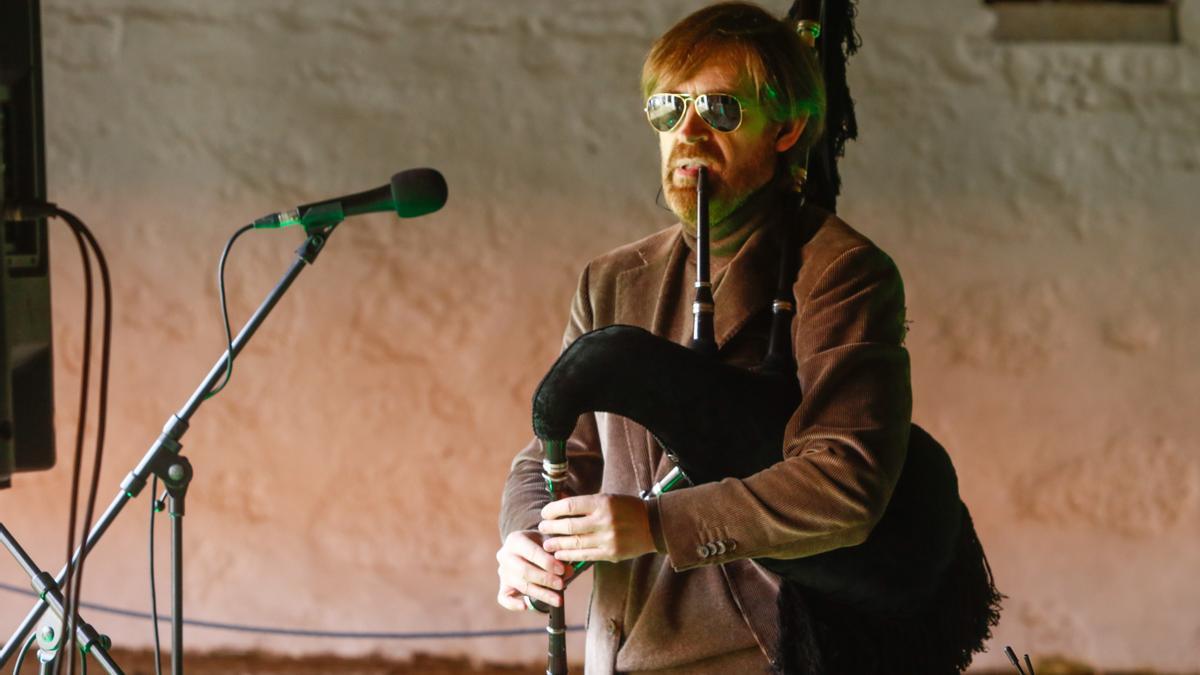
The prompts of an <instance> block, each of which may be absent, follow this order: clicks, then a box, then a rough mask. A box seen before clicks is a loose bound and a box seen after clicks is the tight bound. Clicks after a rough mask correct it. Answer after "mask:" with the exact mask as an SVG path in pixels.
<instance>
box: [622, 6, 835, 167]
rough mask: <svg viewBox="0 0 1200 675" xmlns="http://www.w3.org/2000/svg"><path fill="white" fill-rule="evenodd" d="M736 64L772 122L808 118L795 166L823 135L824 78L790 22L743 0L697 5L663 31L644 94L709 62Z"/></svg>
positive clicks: (794, 153) (792, 159)
mask: <svg viewBox="0 0 1200 675" xmlns="http://www.w3.org/2000/svg"><path fill="white" fill-rule="evenodd" d="M722 62H723V63H731V64H735V65H740V66H742V68H743V72H744V73H745V74H746V77H747V78H748V79H749V80H750V82H749V83H750V84H752V85H753V90H754V95H755V98H756V102H757V103H758V104H759V105H760V106H762V108H763V109H764V110H765V111H766V113H767V116H768V117H769V118H770V119H771V120H773V121H775V122H791V121H794V120H799V119H802V118H804V119H806V120H807V121H806V123H805V126H804V132H803V134H802V135H801V136H800V140H799V141H798V142H797V143H796V145H795V146H794V147H793V149H792V150H790V151H789V152H788V153H787V155H788V156H787V158H786V160H787V162H788V163H789V164H790V165H791V168H792V169H793V170H794V169H795V168H796V165H797V164H798V163H800V162H803V160H804V151H805V150H806V149H808V148H811V147H812V146H813V145H814V144H815V143H816V141H817V139H818V138H820V136H821V132H822V130H823V129H824V121H825V83H824V79H823V78H822V76H821V68H820V64H819V63H818V60H817V55H816V53H815V51H814V50H813V49H812V48H811V47H809V46H808V45H807V44H805V43H804V41H803V40H801V39H800V36H799V35H798V34H797V33H796V30H795V29H794V27H791V26H789V25H788V24H787V23H786V22H784V21H781V20H779V19H776V18H775V17H773V16H771V15H770V14H768V13H767V12H766V10H764V9H763V8H761V7H758V6H757V5H753V4H750V3H746V2H722V3H719V4H716V5H712V6H711V7H706V8H704V9H701V10H699V11H697V12H695V13H693V14H691V15H689V16H687V17H685V18H684V19H683V20H681V21H680V22H679V23H677V24H675V25H674V26H672V27H671V29H670V30H668V31H667V32H666V33H664V34H663V36H662V37H660V38H659V39H658V40H657V41H655V43H654V46H652V47H651V48H650V53H649V54H648V55H647V56H646V62H645V63H644V64H643V66H642V96H643V98H645V97H649V96H650V95H651V94H653V93H656V92H659V91H661V89H660V86H668V87H669V86H672V85H674V84H676V83H678V82H682V81H684V80H687V79H689V78H690V77H692V76H693V75H695V74H696V73H697V72H698V71H699V70H700V69H701V68H702V67H704V66H706V65H708V64H710V63H722Z"/></svg>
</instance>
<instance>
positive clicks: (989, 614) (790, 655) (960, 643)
mask: <svg viewBox="0 0 1200 675" xmlns="http://www.w3.org/2000/svg"><path fill="white" fill-rule="evenodd" d="M962 510H963V521H962V527H961V529H960V531H959V536H958V540H957V546H956V550H955V554H954V558H953V560H952V562H951V563H950V566H949V567H948V568H947V569H946V572H945V576H944V577H943V579H942V581H941V584H940V585H939V586H938V590H937V591H936V592H935V594H934V596H933V597H932V598H930V599H929V601H927V602H926V603H924V606H923V607H915V608H913V611H912V612H911V613H905V614H896V615H888V616H880V615H874V614H865V613H863V612H861V611H859V610H855V609H854V608H852V607H848V606H846V605H842V604H839V603H836V602H832V601H830V600H828V599H825V598H822V597H820V596H817V595H816V594H813V593H808V592H806V591H804V590H803V589H802V588H800V587H799V586H797V585H796V584H794V583H791V582H785V583H784V586H783V591H782V593H781V594H780V597H779V604H780V607H779V609H780V617H781V620H780V623H781V626H780V641H779V645H778V649H777V650H776V655H777V658H776V663H777V664H778V665H777V667H776V669H775V671H774V672H775V673H776V675H780V674H784V673H786V674H787V675H915V674H920V675H950V674H952V673H961V672H962V671H964V670H966V668H967V666H969V665H970V664H971V660H972V658H973V657H974V655H975V654H976V653H977V652H980V651H982V650H983V646H984V643H985V642H986V641H987V640H988V638H990V637H991V634H992V628H993V627H995V625H996V624H997V622H998V621H999V620H1000V603H1001V601H1002V600H1003V599H1004V596H1003V595H1002V594H1001V593H1000V592H999V591H998V590H996V585H995V581H994V579H993V578H992V570H991V567H990V566H989V565H988V562H987V557H986V556H985V555H984V553H983V546H982V545H981V544H980V543H979V537H978V536H977V535H976V534H975V526H974V524H973V523H972V522H971V516H970V513H968V512H967V507H966V506H965V505H964V506H963V507H962Z"/></svg>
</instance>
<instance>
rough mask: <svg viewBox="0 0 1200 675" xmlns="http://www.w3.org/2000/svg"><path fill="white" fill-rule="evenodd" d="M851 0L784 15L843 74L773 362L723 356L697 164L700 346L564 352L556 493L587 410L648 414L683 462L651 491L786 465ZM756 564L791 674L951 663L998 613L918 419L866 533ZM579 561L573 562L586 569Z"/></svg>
mask: <svg viewBox="0 0 1200 675" xmlns="http://www.w3.org/2000/svg"><path fill="white" fill-rule="evenodd" d="M827 1H828V2H830V3H833V4H836V0H827ZM844 5H845V6H844V9H845V11H844V12H841V13H838V14H837V15H836V17H835V16H834V15H833V14H829V15H827V11H826V7H825V2H819V3H816V2H796V3H795V5H794V6H793V7H792V10H791V12H789V15H788V18H789V20H791V21H792V23H793V25H796V26H797V28H798V30H799V31H800V32H801V34H802V35H806V36H807V38H808V39H807V40H806V41H807V42H808V43H809V44H810V46H811V45H813V41H814V40H816V39H818V35H820V36H821V40H822V45H821V52H822V54H821V56H822V58H821V62H822V64H823V68H824V70H825V72H826V74H827V75H826V78H827V80H828V79H837V77H838V76H840V82H838V83H834V84H831V85H829V91H830V99H831V101H830V111H831V114H830V115H829V117H828V119H829V120H830V121H829V122H828V123H827V129H828V130H829V131H828V132H827V134H826V137H825V141H824V143H823V145H821V146H819V147H818V148H817V152H818V153H819V154H820V157H819V161H818V162H817V163H816V166H815V167H814V169H815V171H814V172H813V173H814V174H815V175H814V176H812V178H814V179H815V180H809V181H808V182H806V183H805V186H804V191H803V192H802V193H801V194H799V195H797V198H796V203H795V204H794V205H793V208H794V210H795V215H796V217H795V218H794V219H793V221H794V222H792V223H790V226H786V227H787V229H786V232H785V240H786V243H785V244H784V246H783V247H782V251H781V261H780V271H779V277H778V284H777V289H776V294H775V299H774V302H773V304H772V312H773V318H772V327H771V337H770V342H769V346H768V350H767V354H766V356H765V358H764V360H763V361H762V363H761V364H760V365H759V366H758V367H757V368H754V369H750V370H747V369H744V368H739V367H735V366H732V365H729V364H725V363H721V362H720V361H718V360H717V358H716V354H717V346H716V342H715V339H714V335H713V309H714V308H713V297H712V292H711V286H710V283H709V278H708V235H709V232H708V217H707V212H708V199H707V195H706V192H705V190H706V175H705V171H704V169H703V168H701V170H700V174H699V176H698V179H697V215H696V230H697V239H696V253H697V264H696V272H697V280H696V283H695V290H696V296H695V301H694V302H693V335H692V340H691V344H690V345H689V346H687V347H685V346H683V345H679V344H676V343H674V342H671V341H670V340H667V339H665V338H662V337H659V336H656V335H653V334H651V333H650V332H648V331H646V330H644V329H641V328H638V327H634V326H623V325H614V326H608V327H604V328H600V329H598V330H595V331H592V332H590V333H587V334H585V335H583V336H581V337H580V338H578V339H577V340H576V341H575V342H573V343H572V344H571V345H570V346H569V347H568V348H567V349H566V350H565V351H564V352H563V353H562V354H561V355H560V356H559V358H558V360H557V361H556V362H555V364H554V365H553V367H551V369H550V370H549V372H548V373H547V374H546V376H545V377H544V378H543V380H542V382H541V384H540V385H539V386H538V388H537V391H536V393H535V394H534V398H533V428H534V433H535V435H536V436H537V437H538V438H539V439H540V440H541V442H542V444H543V448H544V450H545V453H546V459H545V462H544V464H543V467H544V477H545V479H546V483H547V488H548V490H549V491H550V493H551V497H552V499H559V498H561V497H562V496H563V494H562V488H563V485H564V483H565V480H566V478H567V475H568V473H569V472H568V464H567V457H566V439H567V438H568V437H569V436H570V434H571V432H572V431H573V429H574V428H575V425H576V422H577V421H578V418H579V416H580V415H582V414H585V413H590V412H606V413H611V414H616V415H620V416H622V417H625V418H628V419H630V420H632V421H634V422H636V423H638V424H640V425H642V426H643V427H645V428H646V429H647V430H649V431H650V432H651V433H652V434H653V435H654V437H655V438H656V439H657V440H658V441H659V443H660V444H661V445H662V446H663V448H664V450H665V451H666V453H667V454H668V456H669V457H670V459H671V460H672V461H673V462H674V463H675V465H676V467H675V470H673V471H672V472H671V473H670V474H668V476H666V477H665V478H664V479H663V480H661V481H660V482H659V483H658V484H657V485H656V486H655V487H654V489H653V490H651V491H650V492H648V493H647V494H646V495H643V496H646V497H649V496H652V495H657V494H661V493H663V492H667V491H669V490H671V489H678V488H680V487H682V486H683V485H685V484H688V483H690V484H693V485H699V484H702V483H708V482H716V481H720V480H723V479H725V478H746V477H748V476H751V475H753V474H755V473H757V472H759V471H762V470H764V469H766V468H768V467H770V466H772V465H774V464H776V463H778V462H781V461H785V459H784V457H783V454H782V447H783V440H784V439H783V433H784V427H785V424H786V423H787V421H788V419H789V417H790V416H791V415H792V414H793V413H794V411H795V410H796V409H797V407H798V406H799V404H800V402H801V400H802V392H801V391H800V387H799V384H798V382H797V378H796V366H795V359H794V355H793V353H792V347H791V325H792V321H793V319H794V317H795V312H796V310H795V299H794V298H793V297H792V285H793V282H794V280H795V279H796V277H797V273H798V260H799V257H798V251H799V249H800V247H801V246H802V244H803V240H804V239H805V238H806V237H808V236H811V235H812V232H801V231H800V229H801V228H800V227H799V223H801V222H803V220H804V219H802V218H800V217H799V216H800V212H801V211H802V210H803V209H804V208H805V202H806V199H807V200H809V201H812V202H815V203H817V204H818V205H819V206H823V207H825V208H826V209H828V210H830V211H832V206H833V201H834V198H835V196H836V193H837V191H838V182H839V181H838V178H837V174H836V167H835V166H834V163H833V161H832V160H833V158H835V157H836V156H837V155H839V154H840V150H841V144H843V143H844V141H845V139H846V138H847V137H853V135H854V133H855V130H854V120H853V111H852V105H851V103H850V101H849V96H848V91H846V89H845V82H844V59H845V57H846V55H847V53H848V52H850V51H852V50H853V48H854V47H855V46H856V43H855V38H854V36H853V27H852V17H853V6H852V5H851V4H850V3H849V2H845V3H844ZM830 43H831V44H832V45H834V46H835V47H837V48H838V54H837V55H836V56H831V55H828V54H826V53H825V52H827V51H828V50H827V48H826V45H827V44H830ZM843 45H846V47H844V48H843ZM830 62H835V63H834V64H833V65H832V66H831V64H830ZM831 73H832V74H833V76H834V77H830V74H831ZM839 87H840V89H839ZM835 94H836V96H835ZM834 98H837V101H836V102H835V101H834V100H833V99H834ZM835 108H836V109H837V110H838V111H839V112H838V115H837V116H835V115H833V114H832V112H833V111H834V110H835ZM806 164H807V162H806ZM718 392H719V393H718ZM754 561H755V562H756V563H758V564H760V565H762V566H763V567H765V568H766V569H768V570H770V571H771V572H774V573H775V574H777V575H779V576H780V577H781V578H782V580H783V584H782V591H781V594H780V598H779V604H780V621H781V627H780V628H781V631H780V633H781V637H780V642H779V644H778V645H776V649H775V651H776V654H775V656H776V659H775V662H776V663H777V667H778V668H779V669H780V670H781V671H782V672H785V673H805V674H810V675H821V674H827V673H828V674H832V673H836V674H842V673H853V674H855V675H870V674H873V673H879V674H883V673H897V674H899V673H905V674H915V673H920V674H922V675H936V674H941V673H957V672H960V671H961V670H963V669H965V668H966V666H967V665H968V664H969V663H970V662H971V658H972V655H973V654H974V653H975V652H978V651H980V650H982V648H983V643H984V642H985V641H986V639H987V638H988V637H989V636H990V629H991V627H992V626H994V625H995V624H996V622H997V621H998V618H999V601H1000V599H1001V596H1000V595H999V593H998V592H997V591H996V589H995V586H994V583H993V580H992V575H991V571H990V569H989V568H988V565H987V560H986V558H985V556H984V554H983V549H982V546H981V545H980V543H979V540H978V538H977V537H976V535H975V530H974V526H973V524H972V522H971V518H970V514H969V512H968V510H967V508H966V506H965V505H964V504H963V503H962V501H961V499H960V498H959V493H958V483H957V478H956V475H955V472H954V467H953V464H952V463H951V461H950V457H949V455H948V454H947V453H946V451H945V449H943V448H942V446H941V445H939V444H938V443H937V441H936V440H934V439H933V438H932V437H931V436H930V435H929V434H928V433H926V432H925V431H924V430H923V429H921V428H920V427H919V426H917V425H915V424H914V425H911V428H910V433H909V438H908V448H907V453H906V458H905V461H904V465H903V469H902V471H901V474H900V477H899V479H898V482H897V484H896V486H895V489H894V491H893V493H892V496H891V499H890V501H889V502H888V504H887V508H886V510H885V511H884V514H883V516H882V517H881V519H880V520H879V521H878V522H877V523H876V525H875V527H874V528H873V529H872V531H871V532H870V534H869V535H868V536H867V538H866V540H865V541H863V542H862V543H861V544H858V545H855V546H849V547H845V548H839V549H834V550H831V551H828V552H825V553H821V554H818V555H813V556H809V557H804V558H795V559H773V558H755V559H754ZM585 566H586V565H580V564H577V565H576V570H577V572H579V571H582V569H583V567H585ZM535 604H538V603H535ZM543 607H544V606H543ZM548 610H549V614H550V617H549V626H548V631H549V653H548V666H547V671H546V672H547V673H549V674H550V675H562V674H564V673H566V672H567V670H566V642H565V618H564V616H565V615H564V611H563V608H562V607H549V608H548Z"/></svg>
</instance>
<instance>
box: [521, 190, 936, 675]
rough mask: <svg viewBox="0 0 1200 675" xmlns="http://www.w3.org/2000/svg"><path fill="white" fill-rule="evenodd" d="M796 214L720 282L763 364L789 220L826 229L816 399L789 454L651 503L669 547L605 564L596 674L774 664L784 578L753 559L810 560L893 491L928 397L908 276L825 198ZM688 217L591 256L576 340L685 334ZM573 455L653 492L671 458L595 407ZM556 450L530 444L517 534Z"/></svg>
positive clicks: (808, 291)
mask: <svg viewBox="0 0 1200 675" xmlns="http://www.w3.org/2000/svg"><path fill="white" fill-rule="evenodd" d="M796 220H797V217H796V216H795V214H788V213H783V212H778V213H775V214H773V215H772V216H770V217H769V218H768V220H767V222H766V223H765V224H764V225H763V226H762V227H760V228H759V229H758V230H756V231H755V232H754V234H753V235H751V237H750V238H749V239H748V240H747V241H746V243H745V244H744V245H743V246H742V247H741V249H740V250H739V251H738V253H737V254H736V255H735V256H734V257H733V259H732V260H731V261H730V262H729V264H728V267H727V268H725V270H724V275H723V277H722V279H721V281H720V283H719V284H718V285H717V287H716V291H715V298H716V313H715V326H716V337H717V343H718V346H719V348H720V352H719V358H720V359H721V360H723V361H726V362H728V363H733V364H737V365H741V366H745V367H751V366H753V365H755V364H757V363H758V362H759V361H760V360H761V359H762V357H763V355H764V354H765V352H766V346H767V339H768V334H769V326H770V306H771V301H772V294H773V291H774V285H775V277H776V274H777V271H776V270H777V265H778V257H779V247H780V246H781V245H782V244H781V233H782V229H783V226H791V227H795V226H801V225H802V226H803V227H805V228H811V229H810V231H812V232H813V234H812V236H811V237H809V238H808V239H807V241H805V243H804V244H803V245H802V246H801V248H800V251H799V261H800V267H799V272H798V274H797V276H796V280H795V283H794V286H793V290H794V292H795V298H796V316H795V318H794V320H793V323H792V345H793V349H794V354H795V357H796V363H797V370H796V376H797V378H798V381H799V383H800V388H801V392H802V395H803V399H802V402H801V404H800V406H799V407H798V408H797V410H796V411H795V412H794V414H793V415H792V417H791V419H790V420H789V422H788V423H787V427H786V429H785V433H784V445H783V447H782V448H781V454H780V462H779V463H778V464H776V465H774V466H773V467H771V468H769V469H766V470H764V471H761V472H759V473H757V474H755V475H753V476H750V477H749V478H746V479H744V480H736V479H726V480H724V481H721V482H719V483H709V484H705V485H701V486H696V487H688V488H684V489H679V490H676V491H672V492H668V493H666V494H663V495H662V496H661V497H659V498H658V499H657V500H652V501H651V502H650V516H651V528H652V530H653V531H654V535H655V539H656V542H657V543H658V548H659V553H658V554H651V555H645V556H642V557H640V558H638V559H636V560H628V561H624V562H621V563H616V564H610V563H599V564H597V565H596V566H595V568H594V569H595V579H594V583H593V595H592V600H591V603H590V607H589V611H588V622H587V624H588V626H587V650H586V655H585V658H586V665H587V672H588V673H611V672H618V671H619V672H627V671H628V672H639V671H655V670H660V671H663V672H671V671H673V670H677V671H678V672H689V673H703V672H729V668H730V667H732V666H731V664H733V663H737V664H745V663H751V662H754V663H758V664H760V665H761V666H762V668H764V669H765V667H766V666H767V658H764V657H763V656H760V655H759V654H762V655H770V654H772V653H773V652H772V648H773V646H774V643H775V641H776V640H777V638H778V627H777V626H778V616H777V609H776V598H777V593H778V580H777V579H776V578H775V577H774V576H773V575H771V574H770V573H769V572H767V571H765V570H764V569H763V568H761V567H760V566H758V565H756V564H754V563H752V562H751V561H749V560H748V558H754V557H775V558H795V557H801V556H808V555H813V554H817V553H820V552H823V551H827V550H831V549H834V548H838V547H842V546H848V545H853V544H856V543H859V542H861V541H862V540H863V539H865V538H866V536H867V534H868V533H869V532H870V530H871V528H872V527H873V526H874V524H875V522H876V521H877V520H878V519H879V517H880V516H881V515H882V513H883V510H884V508H885V507H886V505H887V502H888V499H889V498H890V496H891V492H892V489H893V487H894V486H895V482H896V479H897V478H898V477H899V474H900V469H901V467H902V465H903V462H904V456H905V451H906V444H907V438H908V428H909V422H910V416H911V406H912V396H911V388H910V380H909V361H908V353H907V351H906V350H905V348H904V347H903V339H904V333H905V324H904V316H905V314H904V309H905V308H904V289H903V285H902V282H901V279H900V275H899V272H898V271H897V269H896V267H895V265H894V264H893V262H892V260H891V258H889V257H888V256H887V255H886V254H885V253H883V252H882V251H881V250H880V249H879V248H877V247H876V246H875V245H874V244H873V243H871V241H870V240H868V239H867V238H866V237H864V236H863V235H861V234H859V233H858V232H856V231H855V230H853V229H851V228H850V227H849V226H848V225H847V224H846V223H844V222H843V221H841V220H840V219H838V218H837V217H836V216H833V215H830V214H828V213H826V212H824V211H821V210H819V209H816V208H811V207H809V208H806V209H805V211H804V212H803V215H802V216H801V217H800V218H799V220H801V221H803V223H797V222H794V221H796ZM789 221H791V222H789ZM682 233H683V229H682V226H680V225H676V226H674V227H671V228H669V229H667V230H663V231H661V232H658V233H656V234H654V235H651V236H649V237H647V238H645V239H642V240H641V241H638V242H634V243H632V244H628V245H626V246H623V247H621V248H618V249H616V250H614V251H612V252H610V253H608V254H605V255H603V256H601V257H599V258H597V259H595V260H593V261H592V262H591V263H589V264H588V265H587V267H586V268H585V269H584V272H583V274H582V276H581V279H580V283H579V288H578V290H577V292H576V294H575V298H574V302H573V305H572V308H571V315H570V321H569V323H568V326H567V330H566V333H565V335H564V339H563V345H564V347H565V346H566V345H569V344H570V343H571V342H572V341H574V340H575V339H576V338H577V337H579V336H580V335H582V334H583V333H585V332H588V331H590V330H594V329H597V328H601V327H604V326H607V325H612V324H630V325H635V326H640V327H642V328H646V329H648V330H650V331H651V332H653V333H655V334H658V335H662V336H665V337H667V338H669V339H672V340H675V341H677V342H682V341H683V340H685V339H686V336H687V330H686V329H687V324H688V320H687V315H688V314H690V310H691V283H690V280H689V279H687V278H686V277H687V270H688V267H689V265H692V266H694V260H693V259H692V253H691V250H690V248H689V247H688V245H687V242H686V240H685V239H684V237H683V234H682ZM714 396H717V397H719V396H720V392H714ZM568 455H569V462H570V470H571V480H570V487H571V489H572V490H573V491H574V492H575V493H577V494H590V493H595V492H603V493H609V494H635V495H636V494H639V493H640V492H641V491H642V490H646V489H648V488H649V487H650V486H651V485H653V483H654V482H655V481H656V480H658V479H660V478H662V476H663V475H664V474H665V473H666V472H667V471H668V470H669V469H670V466H671V464H670V460H669V459H666V458H664V453H663V452H662V448H661V447H660V446H659V444H658V443H657V442H655V441H654V439H653V436H652V435H651V434H649V433H648V432H647V431H646V430H645V429H644V428H642V427H640V426H638V425H636V424H635V423H633V422H630V421H628V420H625V419H623V418H619V417H617V416H614V415H609V414H606V413H593V414H587V415H584V416H582V417H581V418H580V420H579V424H578V426H577V427H576V429H575V432H574V434H573V436H572V438H571V440H570V442H569V444H568ZM542 459H543V455H542V449H541V447H540V445H539V444H538V443H537V442H536V441H535V442H533V443H530V445H528V446H527V447H526V448H525V449H523V450H522V451H521V452H520V453H518V454H517V456H516V458H515V459H514V461H513V463H512V470H511V472H510V474H509V476H508V480H507V483H506V486H505V490H504V498H503V502H502V505H501V513H500V529H501V536H502V537H503V536H506V535H507V534H508V533H510V532H513V531H516V530H529V529H536V527H537V523H538V521H539V520H540V517H539V513H538V512H539V510H540V509H541V507H542V506H543V505H544V504H545V503H546V502H547V501H548V498H547V496H546V491H545V484H544V482H543V479H542V477H541V472H542V466H541V462H542ZM567 597H568V601H570V597H571V596H570V593H569V592H568V596H567ZM768 658H769V656H768ZM739 659H740V660H739ZM737 669H739V670H741V669H742V666H741V665H738V666H737Z"/></svg>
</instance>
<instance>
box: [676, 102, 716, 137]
mask: <svg viewBox="0 0 1200 675" xmlns="http://www.w3.org/2000/svg"><path fill="white" fill-rule="evenodd" d="M676 131H677V132H678V133H679V135H680V136H682V137H683V140H685V141H687V142H689V143H695V142H697V141H702V140H704V139H705V138H708V136H709V134H710V133H711V131H712V128H711V127H709V126H708V123H706V122H705V121H704V120H702V119H700V114H699V113H697V112H696V102H695V101H691V102H689V104H688V107H687V111H686V112H684V114H683V119H682V120H680V121H679V128H678V129H677V130H676Z"/></svg>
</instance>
